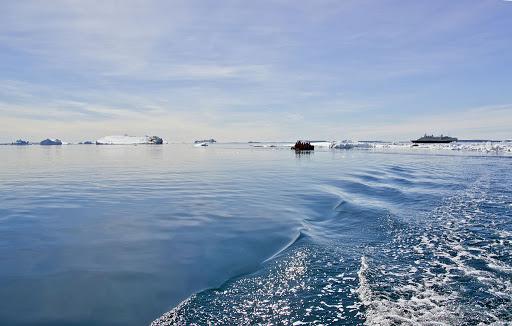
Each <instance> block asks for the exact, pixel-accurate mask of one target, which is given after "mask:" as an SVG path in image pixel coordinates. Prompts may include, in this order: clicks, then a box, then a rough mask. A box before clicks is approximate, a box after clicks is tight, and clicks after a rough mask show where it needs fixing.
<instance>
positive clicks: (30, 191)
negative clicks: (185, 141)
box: [0, 144, 512, 325]
mask: <svg viewBox="0 0 512 326" xmlns="http://www.w3.org/2000/svg"><path fill="white" fill-rule="evenodd" d="M154 320H155V321H154ZM153 321H154V324H155V325H189V324H193V323H196V324H199V325H207V324H208V323H211V324H215V325H223V324H226V325H253V324H265V325H267V324H274V325H301V324H312V325H316V324H324V325H327V324H349V325H356V324H363V323H366V324H369V325H373V324H382V325H393V324H401V323H405V324H407V323H409V324H411V325H412V324H417V323H427V322H438V323H445V324H450V325H451V324H464V325H476V324H479V323H482V324H492V323H495V324H496V325H500V324H506V323H507V322H508V323H510V322H512V158H511V157H503V156H496V155H494V156H492V155H488V156H470V155H465V154H460V153H459V154H453V153H444V152H430V153H421V152H414V153H408V152H401V153H390V152H382V151H380V152H379V151H364V150H352V151H350V150H349V151H330V150H325V151H315V152H314V153H311V154H303V155H296V154H295V153H294V152H293V151H291V150H288V149H271V148H251V147H249V146H248V145H222V144H216V145H213V146H209V147H207V148H195V147H192V145H163V146H95V145H69V146H48V147H43V146H35V145H34V146H25V147H21V146H18V147H16V146H1V147H0V324H1V325H29V324H30V325H149V324H150V323H151V322H153Z"/></svg>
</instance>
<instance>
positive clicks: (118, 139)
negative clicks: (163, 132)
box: [96, 135, 163, 145]
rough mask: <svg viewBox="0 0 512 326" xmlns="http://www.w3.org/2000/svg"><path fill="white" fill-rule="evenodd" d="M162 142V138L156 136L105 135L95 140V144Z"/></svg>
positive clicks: (154, 143) (153, 143) (151, 143)
mask: <svg viewBox="0 0 512 326" xmlns="http://www.w3.org/2000/svg"><path fill="white" fill-rule="evenodd" d="M139 144H150V145H160V144H163V139H162V138H160V137H157V136H128V135H124V136H106V137H103V138H100V139H98V140H96V145H139Z"/></svg>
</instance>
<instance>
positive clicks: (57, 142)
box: [39, 138, 62, 145]
mask: <svg viewBox="0 0 512 326" xmlns="http://www.w3.org/2000/svg"><path fill="white" fill-rule="evenodd" d="M39 144H40V145H62V141H61V140H60V139H50V138H47V139H45V140H43V141H41V142H40V143H39Z"/></svg>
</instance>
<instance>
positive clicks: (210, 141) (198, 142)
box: [194, 138, 217, 144]
mask: <svg viewBox="0 0 512 326" xmlns="http://www.w3.org/2000/svg"><path fill="white" fill-rule="evenodd" d="M216 142H217V141H216V140H215V139H213V138H211V139H202V140H196V141H194V144H204V143H210V144H213V143H216Z"/></svg>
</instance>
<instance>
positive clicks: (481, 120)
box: [0, 0, 512, 142]
mask: <svg viewBox="0 0 512 326" xmlns="http://www.w3.org/2000/svg"><path fill="white" fill-rule="evenodd" d="M424 133H433V134H441V133H442V134H445V135H450V136H455V137H459V138H465V139H470V138H471V139H475V138H480V139H511V138H512V1H504V0H472V1H466V0H457V1H446V0H440V1H437V0H428V1H427V0H425V1H388V0H374V1H366V0H357V1H351V0H346V1H340V0H335V1H323V0H314V1H296V0H294V1H291V0H290V1H289V0H283V1H264V0H261V1H224V0H217V1H209V0H204V1H195V0H186V1H167V0H141V1H138V0H123V1H115V0H112V1H95V0H87V1H85V0H84V1H63V0H52V1H38V0H35V1H30V0H26V1H8V0H0V141H12V140H15V139H18V138H23V139H29V140H32V141H39V140H41V139H44V138H47V137H50V138H60V139H62V140H64V141H83V140H95V139H98V138H100V137H102V136H106V135H117V134H129V135H158V136H161V137H164V138H165V139H167V140H169V141H171V142H172V141H178V142H180V141H192V140H194V139H203V138H211V137H213V138H215V139H217V140H220V141H249V140H261V141H264V140H267V141H273V140H295V139H328V140H342V139H354V140H374V139H380V140H409V139H414V138H417V137H419V136H422V135H423V134H424Z"/></svg>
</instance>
